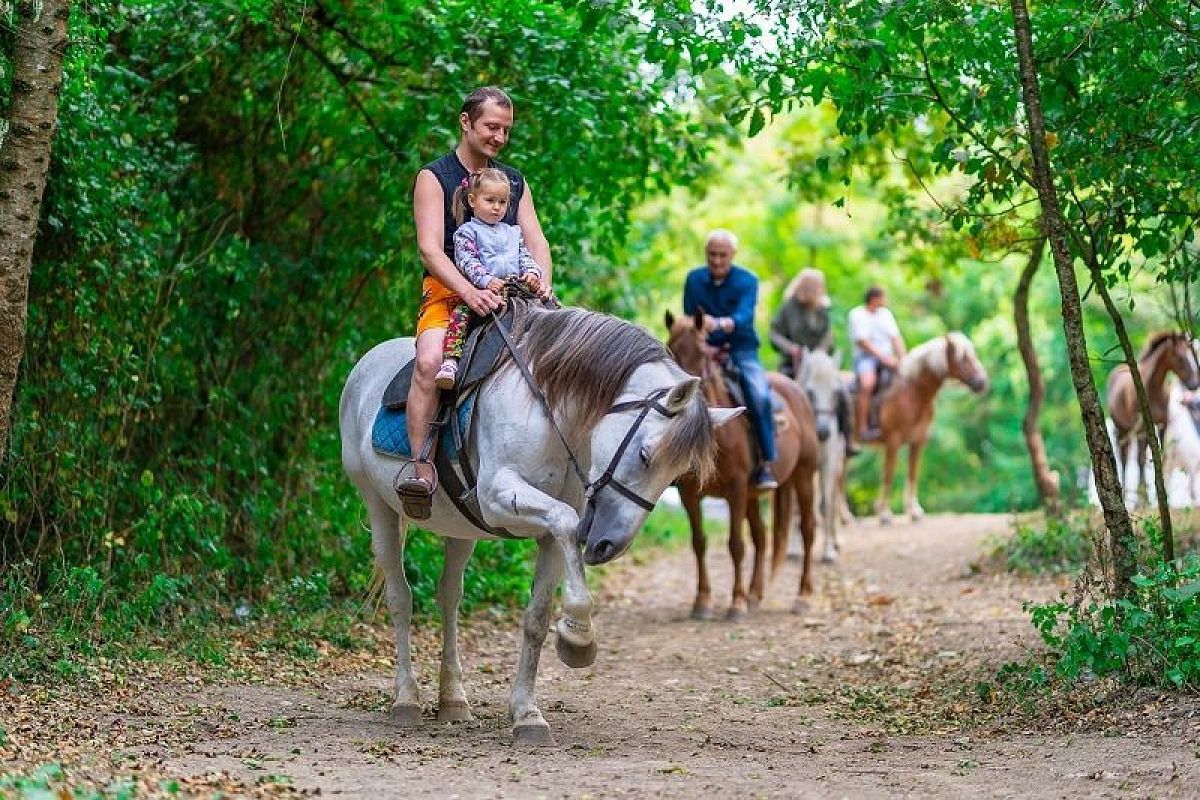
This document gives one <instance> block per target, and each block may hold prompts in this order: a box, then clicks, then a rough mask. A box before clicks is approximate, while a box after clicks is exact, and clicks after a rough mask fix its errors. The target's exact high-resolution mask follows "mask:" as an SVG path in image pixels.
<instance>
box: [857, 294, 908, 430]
mask: <svg viewBox="0 0 1200 800" xmlns="http://www.w3.org/2000/svg"><path fill="white" fill-rule="evenodd" d="M850 339H851V341H853V342H854V375H855V377H856V378H857V379H858V440H859V441H860V442H874V441H877V440H878V439H879V436H880V432H879V429H878V428H872V427H871V420H870V410H871V396H872V395H873V394H874V393H875V389H876V387H877V386H878V385H879V376H880V373H881V372H882V371H883V370H884V369H887V370H895V369H896V367H897V365H898V364H899V363H900V359H901V358H902V357H903V356H904V340H903V339H901V338H900V328H899V326H897V325H896V318H895V317H894V316H892V312H891V311H890V310H888V308H887V294H886V293H885V292H884V291H883V289H882V288H880V287H879V286H872V287H871V288H869V289H867V293H866V296H865V297H864V298H863V305H861V306H858V307H857V308H855V309H853V310H851V312H850Z"/></svg>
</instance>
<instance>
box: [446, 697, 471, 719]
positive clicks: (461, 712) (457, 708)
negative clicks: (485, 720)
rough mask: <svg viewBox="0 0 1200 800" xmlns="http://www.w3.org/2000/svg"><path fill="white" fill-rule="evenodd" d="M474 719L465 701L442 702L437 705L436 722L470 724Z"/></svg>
mask: <svg viewBox="0 0 1200 800" xmlns="http://www.w3.org/2000/svg"><path fill="white" fill-rule="evenodd" d="M474 719H475V717H474V716H473V715H472V714H471V706H470V705H468V704H467V701H465V700H443V701H441V702H440V703H438V712H437V721H438V722H440V723H448V722H471V721H472V720H474Z"/></svg>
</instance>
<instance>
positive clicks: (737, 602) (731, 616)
mask: <svg viewBox="0 0 1200 800" xmlns="http://www.w3.org/2000/svg"><path fill="white" fill-rule="evenodd" d="M748 494H749V487H748V486H747V484H746V482H745V481H739V482H738V486H737V488H735V489H734V490H733V491H732V492H730V493H729V498H728V499H729V557H730V558H731V559H732V560H733V599H732V600H731V602H730V604H729V613H728V614H726V619H728V620H729V621H730V622H737V621H739V620H741V619H742V618H743V617H745V616H746V610H747V603H746V586H745V584H744V583H742V559H743V558H744V557H745V555H746V543H745V541H744V540H743V539H742V520H744V519H745V518H746V503H747V502H748V500H747V495H748Z"/></svg>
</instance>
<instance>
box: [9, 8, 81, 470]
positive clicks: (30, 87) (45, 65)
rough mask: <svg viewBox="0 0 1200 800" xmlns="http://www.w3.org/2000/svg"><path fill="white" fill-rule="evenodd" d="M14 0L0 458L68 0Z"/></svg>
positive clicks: (21, 336)
mask: <svg viewBox="0 0 1200 800" xmlns="http://www.w3.org/2000/svg"><path fill="white" fill-rule="evenodd" d="M40 5H41V11H40V13H38V6H37V4H35V3H33V2H29V0H22V2H19V3H17V18H18V23H17V30H16V35H15V44H14V45H13V54H12V71H13V74H12V103H11V105H10V106H9V115H8V129H7V133H6V134H5V135H4V138H3V141H2V142H0V458H2V457H3V454H4V453H5V452H6V450H7V447H8V434H9V429H10V428H11V426H12V425H11V423H12V403H13V393H14V391H15V390H16V385H17V373H18V370H19V369H20V366H21V359H22V358H23V357H24V355H25V321H26V317H27V313H28V309H27V306H28V301H29V270H30V266H31V265H32V262H33V243H34V239H35V238H36V237H37V226H38V218H39V216H40V212H41V206H42V192H43V190H44V189H45V188H46V174H47V173H48V172H49V170H50V144H51V142H52V140H53V139H54V131H55V128H56V127H57V122H58V91H59V88H60V87H61V85H62V65H63V53H64V52H65V51H66V47H67V16H68V14H69V13H70V5H71V4H70V0H43V2H42V3H41V4H40Z"/></svg>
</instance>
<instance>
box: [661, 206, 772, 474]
mask: <svg viewBox="0 0 1200 800" xmlns="http://www.w3.org/2000/svg"><path fill="white" fill-rule="evenodd" d="M735 252H737V237H736V236H734V235H733V234H732V233H730V232H729V231H727V230H721V229H718V230H715V231H713V232H712V233H710V234H709V235H708V240H707V241H706V243H705V245H704V257H705V260H706V261H707V262H708V263H707V264H706V265H705V266H702V267H697V268H696V269H694V270H692V271H691V272H689V273H688V276H687V282H686V283H685V284H684V287H683V310H684V312H685V313H687V314H688V315H695V314H696V313H697V312H703V313H704V328H705V330H707V331H708V344H709V345H710V346H712V347H716V348H719V349H721V350H724V351H726V352H728V353H729V360H730V361H732V362H733V363H734V365H736V366H737V368H738V372H739V373H740V375H741V384H742V390H743V391H744V392H745V394H746V403H747V405H748V406H749V408H748V409H747V410H748V411H749V412H750V420H751V422H752V423H753V425H754V433H755V436H756V438H757V439H758V445H759V449H760V451H761V453H762V459H763V464H762V466H761V467H760V468H759V469H758V471H757V472H756V474H755V476H754V488H755V489H757V490H759V491H768V490H770V489H774V488H775V487H776V486H778V485H779V484H778V483H777V481H776V480H775V474H774V473H773V472H772V471H771V462H773V461H774V460H775V426H774V420H773V418H772V412H771V387H770V385H769V384H768V383H767V373H766V370H764V369H763V366H762V363H761V362H759V360H758V335H757V334H756V333H755V332H754V306H755V304H756V303H757V302H758V278H757V277H756V276H755V275H754V273H753V272H751V271H750V270H748V269H746V268H744V267H740V266H738V265H737V264H734V263H733V254H734V253H735Z"/></svg>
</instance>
